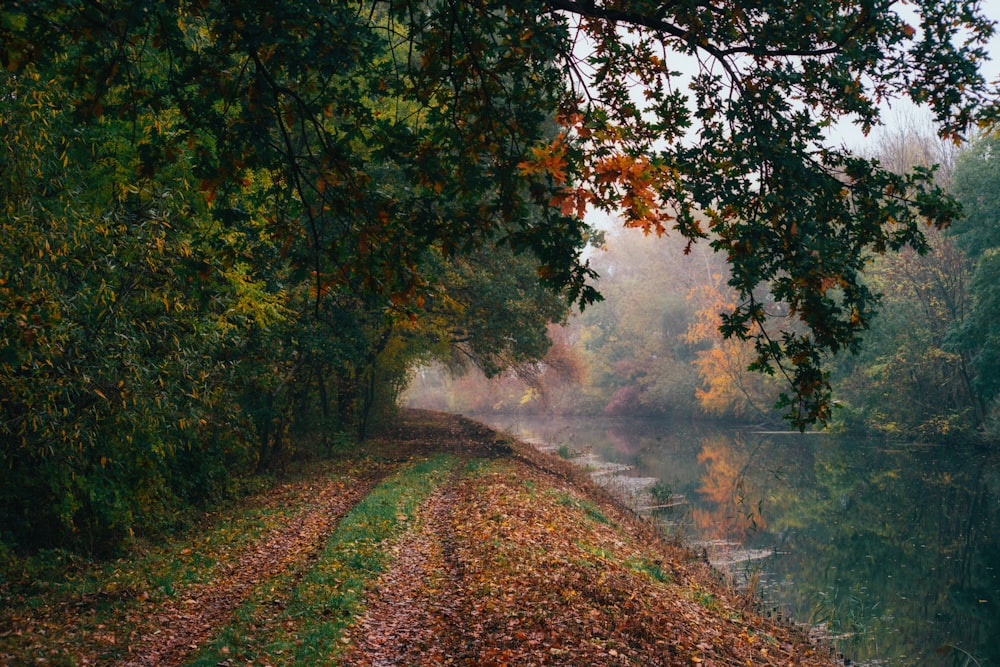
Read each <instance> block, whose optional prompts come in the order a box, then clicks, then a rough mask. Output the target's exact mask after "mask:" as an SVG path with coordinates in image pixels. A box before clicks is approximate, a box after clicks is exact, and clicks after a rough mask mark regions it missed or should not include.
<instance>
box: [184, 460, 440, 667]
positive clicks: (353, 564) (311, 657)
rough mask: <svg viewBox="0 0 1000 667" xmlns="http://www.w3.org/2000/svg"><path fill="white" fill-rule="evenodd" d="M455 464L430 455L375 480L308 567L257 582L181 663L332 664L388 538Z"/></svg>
mask: <svg viewBox="0 0 1000 667" xmlns="http://www.w3.org/2000/svg"><path fill="white" fill-rule="evenodd" d="M456 464H457V460H456V459H455V458H454V457H452V456H446V455H441V456H436V457H434V458H431V459H427V460H425V461H420V462H417V463H414V464H411V465H409V466H407V467H405V468H403V469H402V470H400V471H399V472H398V473H396V474H395V475H393V476H392V477H390V478H388V479H387V480H385V481H383V482H382V483H381V484H380V485H378V486H376V487H375V488H374V489H372V491H371V492H370V493H369V494H368V495H367V496H366V497H365V498H364V499H363V500H362V501H361V502H360V503H358V504H357V505H356V506H355V507H354V508H353V509H352V510H351V511H350V512H348V513H347V514H346V515H345V516H344V518H343V519H342V520H341V521H340V523H339V524H338V526H337V528H336V530H335V531H334V532H333V534H332V535H331V536H330V539H329V540H328V541H327V543H326V546H325V547H324V549H323V551H322V553H321V554H320V556H319V558H318V560H317V561H315V563H314V564H313V565H312V567H311V568H310V569H309V570H308V571H307V572H305V573H304V574H302V573H293V572H288V573H286V574H284V575H282V576H281V577H278V578H276V579H274V580H271V581H269V582H266V583H265V584H262V585H260V586H258V587H257V590H255V591H254V592H253V593H252V594H251V596H250V597H249V598H248V600H247V601H246V602H245V603H244V604H243V605H241V606H240V607H239V608H238V609H237V610H236V613H235V614H234V616H233V620H232V622H231V623H230V624H229V625H227V626H226V627H225V628H223V629H222V630H221V631H220V632H219V634H218V635H217V636H216V638H215V639H214V640H213V641H212V642H211V643H209V644H208V645H206V646H205V648H204V649H203V650H202V651H201V652H199V653H198V654H197V655H196V656H195V657H194V658H193V659H192V660H191V661H190V662H189V663H188V664H189V665H194V666H215V665H220V664H223V665H224V664H245V663H246V662H254V663H255V664H271V665H278V664H286V665H290V664H294V665H316V664H324V665H329V664H333V663H334V662H335V657H336V655H337V654H339V653H340V652H341V651H342V650H343V648H344V647H343V646H342V644H341V643H340V640H341V638H342V637H343V633H344V630H345V629H346V628H347V627H348V626H350V625H351V623H353V622H354V620H355V618H356V617H357V616H358V615H359V614H360V613H361V611H362V610H363V607H364V602H365V593H366V591H367V590H368V589H369V588H370V587H371V586H372V585H373V584H374V583H375V582H376V581H377V580H378V578H379V576H380V575H381V574H382V573H383V572H384V571H385V570H386V568H387V566H388V564H389V559H390V552H389V549H390V546H391V545H392V543H393V541H394V540H395V539H396V538H398V537H399V536H400V535H402V534H403V533H404V532H405V531H406V530H407V528H408V527H409V525H410V524H411V522H412V521H413V519H414V518H415V516H416V514H417V511H418V510H419V508H420V506H421V505H422V504H423V502H424V501H425V500H426V499H427V498H428V496H430V494H431V493H433V492H434V490H435V489H437V488H438V487H439V486H440V485H441V484H442V483H443V482H444V481H445V480H446V479H447V477H448V475H449V473H450V472H451V471H452V470H453V469H454V467H455V465H456ZM300 577H301V578H300ZM296 580H298V583H297V584H296V583H295V582H296Z"/></svg>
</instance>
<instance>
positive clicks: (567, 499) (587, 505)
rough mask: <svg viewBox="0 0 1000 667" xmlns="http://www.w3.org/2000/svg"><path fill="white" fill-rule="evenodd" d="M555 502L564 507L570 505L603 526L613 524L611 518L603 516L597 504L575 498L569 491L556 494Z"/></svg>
mask: <svg viewBox="0 0 1000 667" xmlns="http://www.w3.org/2000/svg"><path fill="white" fill-rule="evenodd" d="M556 502H557V503H559V504H560V505H562V506H564V507H572V508H573V509H576V510H580V511H582V512H583V513H584V514H586V515H587V516H588V517H590V518H591V519H593V520H594V521H596V522H597V523H602V524H604V525H605V526H611V525H614V524H612V522H611V520H610V519H608V517H606V516H604V513H603V512H601V510H599V509H598V508H597V505H595V504H594V503H593V502H591V501H589V500H584V499H582V498H577V497H575V496H572V495H570V494H569V493H565V492H560V493H559V494H558V495H557V496H556Z"/></svg>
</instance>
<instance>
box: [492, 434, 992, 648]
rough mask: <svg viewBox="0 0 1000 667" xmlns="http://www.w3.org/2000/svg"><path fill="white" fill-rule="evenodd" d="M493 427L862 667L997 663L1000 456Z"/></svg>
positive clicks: (814, 437) (825, 441)
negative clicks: (612, 497) (684, 546)
mask: <svg viewBox="0 0 1000 667" xmlns="http://www.w3.org/2000/svg"><path fill="white" fill-rule="evenodd" d="M477 418H478V419H484V418H483V417H482V416H479V417H477ZM484 421H488V422H489V423H491V424H492V425H493V426H495V427H498V428H502V429H504V430H506V431H509V432H511V433H514V434H516V435H518V436H520V437H524V438H527V439H529V440H531V441H533V442H535V443H536V444H538V445H539V446H541V447H547V448H549V449H552V450H554V451H558V452H559V453H560V454H562V455H563V456H569V457H573V458H576V459H577V462H578V463H580V464H581V465H589V466H590V467H591V469H592V470H593V471H594V472H595V473H596V474H597V475H598V476H599V477H600V478H601V479H603V481H604V482H605V483H607V484H609V485H610V486H612V487H615V488H617V489H618V490H619V491H621V492H625V493H634V494H635V495H634V500H635V502H637V503H638V504H640V505H643V506H644V507H646V508H647V510H648V511H649V512H651V513H653V514H654V515H655V516H657V517H658V518H660V519H661V520H662V521H663V522H664V526H665V528H666V529H667V530H668V531H674V532H679V533H680V535H681V537H683V538H684V539H685V540H686V541H688V542H689V543H690V544H692V545H693V546H695V547H696V548H698V549H704V550H705V552H706V554H707V555H708V556H709V558H710V559H712V560H713V562H715V563H716V564H717V565H718V566H719V567H721V568H725V569H728V570H729V571H730V572H731V573H733V574H734V575H736V576H737V577H739V578H740V579H741V580H742V581H749V582H752V585H753V586H755V587H756V588H757V590H758V592H759V593H760V595H761V596H762V598H763V600H764V605H765V609H766V610H768V613H780V614H783V615H786V616H788V617H790V618H792V619H795V620H796V621H798V622H801V623H806V624H809V625H810V626H812V627H814V628H815V629H816V630H817V631H821V632H824V633H826V634H827V636H830V637H833V638H834V644H835V646H836V650H837V651H838V652H840V653H842V654H843V655H844V657H845V658H847V659H849V660H850V661H851V662H853V663H860V664H866V665H892V666H894V667H895V666H902V665H907V666H908V665H931V666H936V665H948V666H951V665H970V666H971V665H980V666H983V667H985V666H986V665H992V666H998V665H1000V464H998V460H997V457H996V456H995V455H988V454H986V453H983V452H976V451H973V450H968V449H956V448H954V447H948V446H944V445H926V444H924V445H920V444H899V443H886V442H885V441H871V440H864V439H858V438H850V437H843V436H831V435H819V434H807V435H802V434H798V433H789V434H781V433H755V432H751V431H740V430H733V429H722V428H718V427H714V426H711V425H701V424H688V423H681V424H678V423H673V422H662V421H636V420H617V419H615V420H612V419H581V418H572V419H565V418H549V417H547V418H540V419H526V418H520V417H519V418H514V417H491V418H487V419H484ZM637 490H638V491H637ZM651 506H652V507H651Z"/></svg>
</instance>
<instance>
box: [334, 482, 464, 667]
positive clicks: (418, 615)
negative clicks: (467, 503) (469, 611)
mask: <svg viewBox="0 0 1000 667" xmlns="http://www.w3.org/2000/svg"><path fill="white" fill-rule="evenodd" d="M456 480H457V477H455V476H453V477H452V479H451V480H450V482H449V483H448V484H447V485H446V486H445V487H444V488H442V489H440V490H439V491H438V492H437V493H435V494H434V495H433V496H432V497H431V498H430V499H429V500H428V502H427V504H426V505H425V507H424V509H423V512H422V513H421V514H422V516H421V519H420V523H419V528H417V529H416V530H413V531H412V532H410V533H409V534H408V535H407V536H406V538H404V539H403V540H402V541H401V542H400V543H399V544H397V545H396V547H395V548H394V549H393V552H394V553H393V557H394V559H395V562H394V564H393V566H392V568H391V570H390V571H389V572H388V573H386V575H385V576H384V577H383V578H382V581H381V583H380V587H379V590H378V593H377V594H376V595H375V596H373V599H372V600H371V602H370V605H369V607H368V610H367V611H366V613H365V614H364V616H363V617H362V619H361V620H360V621H359V622H358V624H357V625H356V626H355V627H354V628H353V629H352V631H351V633H350V634H349V636H348V639H349V640H350V642H351V644H352V645H353V648H352V651H351V652H350V653H349V654H348V655H346V656H345V657H344V659H343V664H345V665H351V666H352V667H385V666H389V665H410V664H417V663H420V662H430V663H433V664H442V665H444V664H449V663H451V662H452V658H453V657H454V655H455V650H454V648H453V647H451V646H450V645H449V644H450V643H451V642H450V641H449V637H450V635H453V634H454V633H453V632H452V630H453V629H454V628H456V627H459V626H460V625H461V623H462V618H461V603H460V600H458V599H456V595H455V593H456V590H457V589H458V588H459V586H460V583H459V582H458V574H457V572H456V570H455V567H454V563H453V562H450V560H451V559H450V558H449V556H448V553H447V552H448V546H447V542H448V540H449V539H450V537H449V535H450V530H449V525H450V523H451V521H452V512H453V511H454V508H455V504H456V503H455V495H456V489H455V484H456Z"/></svg>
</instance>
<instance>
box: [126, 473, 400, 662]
mask: <svg viewBox="0 0 1000 667" xmlns="http://www.w3.org/2000/svg"><path fill="white" fill-rule="evenodd" d="M387 471H388V468H387V467H384V468H383V469H380V470H377V471H373V472H369V473H368V474H365V475H363V476H361V477H360V478H358V479H357V480H355V481H354V483H351V484H347V483H345V482H344V481H343V480H329V481H327V482H326V484H325V486H323V487H322V488H321V489H319V491H318V492H317V493H316V494H315V496H314V497H312V498H311V499H310V500H308V501H307V503H308V504H307V507H306V509H305V510H304V511H302V512H300V513H299V514H298V515H297V516H296V517H295V518H294V519H292V520H291V521H290V522H289V523H287V524H285V525H284V526H281V527H280V528H278V529H276V530H274V531H273V532H272V533H271V534H270V535H268V536H267V537H265V538H264V539H262V540H260V541H259V542H257V543H256V544H255V545H253V546H252V547H251V548H249V549H247V550H246V551H245V552H244V553H243V554H242V555H241V556H240V557H239V558H238V560H237V562H236V563H235V564H234V565H232V566H230V568H229V569H228V571H227V572H225V573H224V574H223V575H222V577H221V578H220V579H218V580H216V581H213V582H211V583H208V584H204V585H202V586H198V587H196V588H194V589H193V590H190V591H187V592H186V593H185V594H184V595H182V596H180V597H179V598H177V599H173V600H171V601H169V602H168V603H167V604H165V605H163V606H162V607H161V608H160V609H159V610H157V611H156V612H155V614H154V617H153V619H152V620H151V622H150V624H149V627H150V628H151V629H150V630H148V631H147V632H146V633H145V634H144V635H143V636H142V637H139V638H136V639H135V641H134V642H133V643H132V645H131V646H130V650H129V652H130V653H131V654H132V656H133V657H131V658H130V659H129V661H128V662H127V663H125V664H126V665H129V667H133V666H134V667H140V666H142V667H145V666H154V665H155V666H158V667H163V666H167V665H181V664H183V662H184V659H185V658H186V657H187V656H188V655H189V654H190V653H192V652H193V651H194V650H196V649H197V648H198V646H199V645H200V644H201V643H202V642H204V641H205V640H206V639H208V638H210V637H212V636H213V635H214V634H215V633H216V632H217V631H218V629H219V628H220V627H221V626H222V625H224V624H225V623H226V622H227V620H228V619H229V617H230V615H231V614H232V612H233V610H234V609H235V608H236V607H237V606H238V605H239V604H240V603H241V602H242V601H243V600H244V599H245V598H246V597H247V595H249V594H250V592H251V590H252V589H253V588H254V586H256V585H257V584H259V583H260V582H262V581H264V580H266V579H268V578H270V577H273V576H275V575H277V574H279V573H282V572H286V571H288V570H295V569H299V570H303V569H304V568H305V566H306V565H307V563H308V562H309V561H310V560H311V559H312V558H314V557H315V555H316V554H317V553H318V552H319V550H320V549H321V548H322V547H323V545H324V544H325V542H326V539H327V537H328V536H329V535H330V533H331V532H332V531H333V529H334V528H335V527H336V525H337V521H338V520H339V519H340V517H342V516H343V515H344V514H345V513H346V512H347V511H348V510H350V508H351V507H353V506H354V505H355V504H357V503H358V502H359V501H360V500H361V499H362V498H364V497H365V495H366V494H367V493H368V491H369V490H370V489H371V488H372V487H373V486H374V485H375V484H376V483H377V482H378V481H379V480H380V479H382V478H383V477H384V476H385V474H386V473H387Z"/></svg>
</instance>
